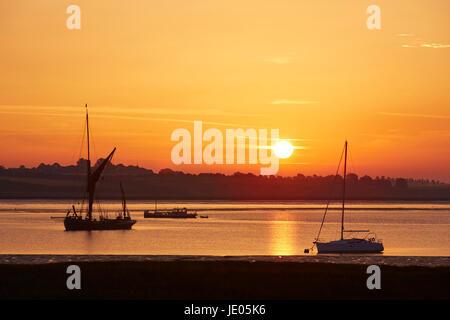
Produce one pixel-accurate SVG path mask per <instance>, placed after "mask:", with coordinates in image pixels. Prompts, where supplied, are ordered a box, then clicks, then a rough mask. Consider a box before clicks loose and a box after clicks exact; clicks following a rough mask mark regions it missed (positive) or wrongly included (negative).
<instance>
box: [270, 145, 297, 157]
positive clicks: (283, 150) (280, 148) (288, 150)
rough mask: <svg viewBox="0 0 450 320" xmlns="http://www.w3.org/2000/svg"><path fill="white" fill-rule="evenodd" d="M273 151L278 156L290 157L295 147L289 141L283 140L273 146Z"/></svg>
mask: <svg viewBox="0 0 450 320" xmlns="http://www.w3.org/2000/svg"><path fill="white" fill-rule="evenodd" d="M273 151H274V152H275V155H276V156H277V157H278V158H282V159H286V158H289V157H290V156H291V154H292V152H293V151H294V147H293V146H292V144H290V143H289V142H288V141H285V140H282V141H279V142H277V143H276V144H275V145H274V146H273Z"/></svg>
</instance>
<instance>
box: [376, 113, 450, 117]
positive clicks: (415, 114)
mask: <svg viewBox="0 0 450 320" xmlns="http://www.w3.org/2000/svg"><path fill="white" fill-rule="evenodd" d="M378 114H381V115H384V116H395V117H413V118H429V119H450V116H446V115H439V114H420V113H396V112H378Z"/></svg>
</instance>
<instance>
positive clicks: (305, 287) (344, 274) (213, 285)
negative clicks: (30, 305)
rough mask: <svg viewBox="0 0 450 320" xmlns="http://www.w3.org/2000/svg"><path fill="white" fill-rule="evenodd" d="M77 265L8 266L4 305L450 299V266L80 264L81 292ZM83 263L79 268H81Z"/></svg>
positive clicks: (1, 270) (1, 282)
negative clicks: (73, 285)
mask: <svg viewBox="0 0 450 320" xmlns="http://www.w3.org/2000/svg"><path fill="white" fill-rule="evenodd" d="M70 264H71V263H48V264H32V265H23V264H1V265H0V274H1V277H0V299H188V300H192V299H233V300H236V299H446V300H447V299H449V298H450V290H449V288H450V267H434V268H430V267H412V266H410V267H398V266H386V265H382V266H380V267H381V289H380V290H376V289H374V290H369V289H368V288H367V286H366V281H367V278H368V277H369V276H370V275H369V274H367V273H366V269H367V265H360V264H327V263H295V262H261V261H256V262H246V261H145V262H132V261H125V262H120V261H112V262H111V261H110V262H77V263H76V264H77V265H78V266H79V267H80V269H81V289H80V290H75V289H74V290H68V289H67V287H66V281H67V278H68V277H69V276H70V275H69V274H67V273H66V269H67V267H68V266H69V265H70ZM74 264H75V263H74Z"/></svg>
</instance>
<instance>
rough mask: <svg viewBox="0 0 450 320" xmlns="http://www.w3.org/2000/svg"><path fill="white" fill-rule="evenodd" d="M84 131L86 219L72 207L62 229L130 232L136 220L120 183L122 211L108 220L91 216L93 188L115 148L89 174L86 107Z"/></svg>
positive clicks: (89, 160) (103, 217)
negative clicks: (86, 156) (85, 147)
mask: <svg viewBox="0 0 450 320" xmlns="http://www.w3.org/2000/svg"><path fill="white" fill-rule="evenodd" d="M86 131H87V152H88V160H87V188H86V193H87V198H88V201H89V204H88V208H87V213H86V217H85V218H83V216H82V211H79V212H77V211H76V209H75V206H74V205H72V210H69V211H68V212H67V215H66V217H65V219H64V227H65V228H66V231H83V230H84V231H90V230H130V229H131V227H132V226H133V225H134V224H135V223H136V220H132V219H131V216H130V212H129V211H128V210H127V203H126V199H125V192H124V191H123V186H122V183H120V191H121V193H122V211H121V212H119V214H118V215H117V217H116V218H114V219H110V218H108V217H106V216H103V215H102V214H101V215H100V216H99V219H98V220H97V219H95V218H93V216H92V209H93V204H94V196H95V188H96V185H97V182H98V181H99V179H100V177H101V175H102V173H103V171H104V169H105V167H106V165H107V164H108V162H109V161H111V158H112V156H113V155H114V152H115V151H116V148H114V149H113V151H111V153H110V154H109V155H108V157H107V158H106V159H104V160H103V161H102V162H101V164H100V165H99V166H98V167H97V168H96V169H95V170H94V171H93V172H91V169H92V168H91V159H90V150H89V149H90V148H89V115H88V109H87V105H86Z"/></svg>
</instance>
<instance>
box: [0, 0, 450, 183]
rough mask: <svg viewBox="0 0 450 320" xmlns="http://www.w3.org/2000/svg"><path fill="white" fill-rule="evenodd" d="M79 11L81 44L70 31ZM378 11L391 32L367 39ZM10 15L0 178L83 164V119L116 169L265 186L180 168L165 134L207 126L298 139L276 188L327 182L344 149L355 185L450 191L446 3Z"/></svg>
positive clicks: (4, 28)
mask: <svg viewBox="0 0 450 320" xmlns="http://www.w3.org/2000/svg"><path fill="white" fill-rule="evenodd" d="M70 4H77V5H79V6H80V8H81V15H82V25H81V30H68V29H67V28H66V19H67V17H68V14H66V8H67V6H68V5H70ZM371 4H376V5H378V6H379V7H380V8H381V19H382V29H381V30H374V31H371V30H368V29H367V27H366V19H367V16H368V15H367V14H366V8H367V7H368V6H369V5H371ZM0 12H1V25H0V37H1V48H0V59H1V61H2V63H1V64H0V71H1V72H0V74H1V77H0V120H1V122H0V123H1V127H0V150H2V154H1V157H0V165H3V166H6V167H15V166H18V165H21V164H25V165H26V166H36V165H38V164H39V163H41V162H45V163H53V162H59V163H61V164H70V163H74V162H75V161H76V160H77V158H78V157H79V156H80V145H81V139H82V129H83V121H84V108H83V105H84V103H89V105H90V114H91V119H92V131H93V136H94V141H95V150H94V151H95V152H94V154H95V156H105V155H106V154H107V153H108V152H109V151H110V150H111V149H112V147H113V146H117V147H118V152H117V154H116V156H115V162H123V163H125V164H136V163H138V164H139V165H140V166H144V167H147V168H152V169H154V170H159V169H161V168H164V167H170V168H173V169H177V170H184V171H190V172H200V171H220V172H226V173H230V172H234V171H237V170H241V171H252V172H255V173H258V172H259V169H260V167H261V166H260V165H256V166H237V165H234V166H214V167H210V166H206V165H190V166H186V165H184V166H181V167H178V166H175V165H173V164H172V162H171V160H170V151H171V149H172V147H173V146H174V145H175V143H174V142H171V141H170V135H171V132H172V131H173V130H175V129H177V128H187V129H189V130H191V131H192V130H193V123H192V121H193V120H202V121H204V122H215V123H217V124H216V125H205V127H206V128H208V127H217V128H218V129H221V130H223V132H225V129H226V128H230V125H231V124H235V125H237V126H242V127H252V128H256V129H258V128H262V129H265V128H267V129H271V128H278V129H280V136H281V137H282V138H288V139H298V140H293V141H292V143H293V144H295V145H297V146H304V147H306V148H305V149H302V150H295V152H294V154H293V156H291V157H290V158H289V159H284V160H281V161H280V171H279V173H280V174H282V175H293V174H296V173H297V172H302V173H304V174H322V175H323V174H331V173H333V172H334V170H335V167H336V165H337V161H338V158H339V155H340V151H341V148H342V145H343V142H344V140H345V139H348V140H349V143H350V151H351V159H350V160H351V169H352V171H355V172H356V173H358V174H369V175H372V176H377V175H379V176H381V175H385V176H404V177H416V178H422V177H425V178H430V179H440V180H443V181H447V182H450V166H449V163H450V108H449V107H450V84H449V78H450V77H449V76H450V68H449V67H450V59H449V58H450V19H449V12H450V2H449V1H448V0H442V1H440V0H433V1H425V0H420V1H414V0H405V1H401V0H397V1H381V0H373V1H361V0H355V1H349V0H346V1H331V0H329V1H320V2H317V1H298V0H292V1H285V0H277V1H272V0H271V1H253V0H250V1H248V0H244V1H234V0H227V1H223V0H215V1H209V0H201V1H200V0H189V1H184V0H183V1H181V0H171V1H137V0H130V1H123V0H114V1H113V0H108V1H100V0H96V1H82V0H74V1H72V0H71V1H54V0H40V1H31V0H28V1H23V0H15V1H2V2H1V3H0ZM179 120H183V121H179ZM184 120H187V121H184ZM220 124H223V125H220ZM81 156H85V153H84V150H83V153H81Z"/></svg>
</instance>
